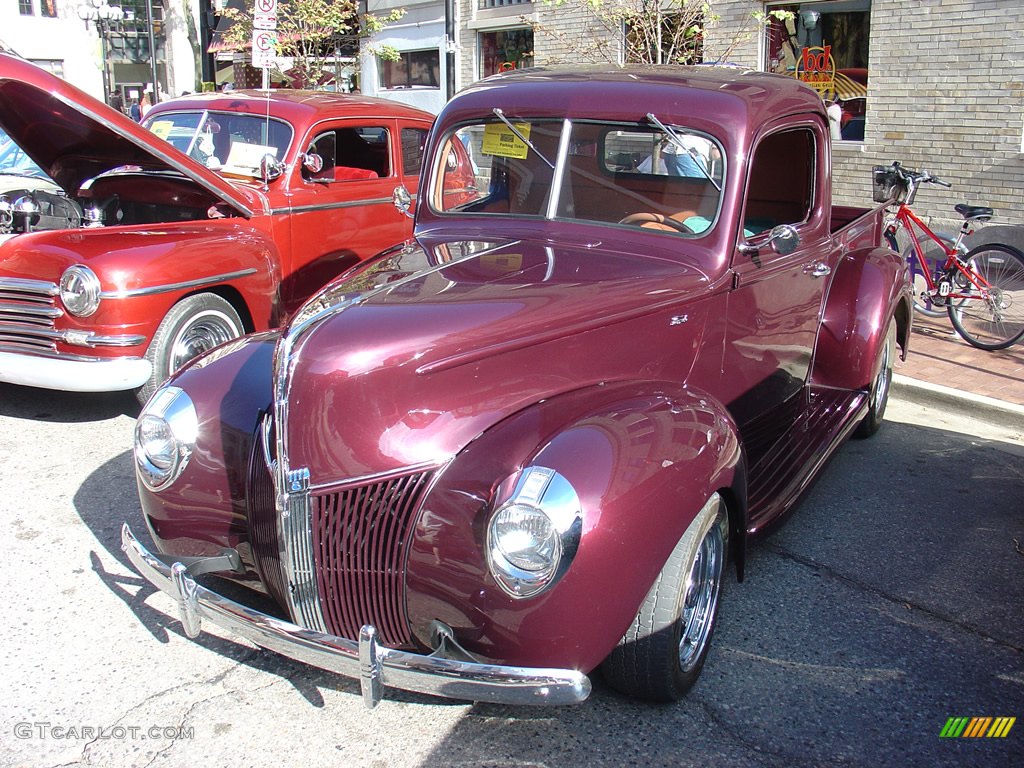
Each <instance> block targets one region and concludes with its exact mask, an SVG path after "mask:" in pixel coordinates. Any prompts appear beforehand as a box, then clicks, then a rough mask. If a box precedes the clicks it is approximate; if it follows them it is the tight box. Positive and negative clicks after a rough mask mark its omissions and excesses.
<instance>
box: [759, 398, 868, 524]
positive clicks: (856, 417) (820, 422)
mask: <svg viewBox="0 0 1024 768" xmlns="http://www.w3.org/2000/svg"><path fill="white" fill-rule="evenodd" d="M867 411H868V397H867V394H866V393H865V392H860V391H851V390H846V389H832V388H825V387H811V388H809V389H808V391H807V395H806V405H805V407H804V409H803V413H801V414H800V416H798V417H797V419H796V421H795V422H794V423H793V426H792V427H791V428H790V430H789V431H788V432H787V433H786V434H785V435H783V436H782V437H781V438H780V439H779V440H778V441H777V442H776V443H775V445H774V446H772V448H771V449H770V450H769V451H768V452H767V453H766V454H765V455H764V456H763V457H762V458H761V459H760V461H758V462H757V464H756V465H754V466H753V467H752V468H751V470H750V481H749V486H748V507H749V510H750V511H749V515H748V518H747V532H748V533H750V534H755V533H759V532H761V531H763V530H764V528H765V527H766V526H768V525H770V524H771V523H773V522H775V521H776V520H777V519H778V518H779V517H780V516H781V515H782V514H784V513H785V512H786V511H787V510H789V509H790V507H792V506H793V504H795V503H796V501H797V499H798V498H799V497H800V495H801V494H802V493H803V492H804V491H806V490H807V488H808V487H809V486H810V484H811V483H812V482H813V481H814V479H815V477H816V476H817V474H818V472H820V471H821V468H822V467H823V466H824V465H825V462H827V461H828V459H829V457H830V456H832V454H833V453H834V452H835V450H836V449H837V448H839V446H840V445H842V444H843V443H844V442H845V440H846V438H847V437H849V435H850V433H851V432H852V431H853V430H854V429H855V428H856V427H857V425H858V424H860V422H861V420H862V419H863V418H864V416H865V415H866V414H867Z"/></svg>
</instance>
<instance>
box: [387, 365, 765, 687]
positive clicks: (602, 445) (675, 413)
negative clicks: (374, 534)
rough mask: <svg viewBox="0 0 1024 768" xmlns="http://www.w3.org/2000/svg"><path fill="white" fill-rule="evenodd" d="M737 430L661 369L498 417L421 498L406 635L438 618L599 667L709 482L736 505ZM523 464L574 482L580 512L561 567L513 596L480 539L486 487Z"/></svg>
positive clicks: (537, 662)
mask: <svg viewBox="0 0 1024 768" xmlns="http://www.w3.org/2000/svg"><path fill="white" fill-rule="evenodd" d="M737 435H738V433H737V430H736V426H735V424H734V423H733V422H732V420H731V418H730V417H729V415H728V413H727V412H726V410H725V408H724V407H723V406H722V405H721V404H719V403H717V402H716V401H715V400H713V399H712V398H711V397H709V396H707V395H702V394H699V393H695V392H692V391H689V390H687V389H685V388H683V387H681V386H678V385H675V384H662V383H649V384H648V383H623V384H616V385H601V386H596V387H590V388H587V389H585V390H582V391H577V392H572V393H568V394H565V395H561V396H559V397H557V398H553V399H551V400H548V401H544V402H541V403H538V404H536V405H534V406H532V407H531V408H528V409H526V410H525V411H522V412H520V413H519V414H517V415H515V416H513V417H511V418H509V419H507V420H505V421H504V422H502V423H500V424H499V425H497V426H495V427H494V428H492V429H491V430H489V431H488V432H486V433H485V434H483V435H482V436H481V437H479V438H478V439H477V440H475V441H474V442H473V443H471V444H470V445H469V446H468V447H467V448H466V449H465V450H464V451H463V452H462V453H460V454H459V456H457V457H456V458H455V459H454V460H453V461H452V462H451V463H450V464H449V466H448V467H447V468H446V469H445V470H444V471H443V473H441V475H440V476H439V478H438V479H437V481H436V483H435V486H434V487H433V489H432V490H431V491H430V493H429V494H428V496H427V498H426V499H425V502H424V507H423V512H422V515H421V516H420V519H419V521H418V524H417V528H416V531H415V534H414V537H413V542H412V545H411V550H410V556H409V565H408V574H407V587H408V605H409V614H410V618H411V620H412V624H413V631H414V633H415V635H416V636H417V638H418V639H419V640H420V641H421V642H423V643H425V644H428V643H429V637H430V627H431V623H432V622H434V621H435V620H436V621H441V622H443V623H445V624H447V625H448V626H450V627H451V628H452V629H453V630H454V632H455V636H456V638H457V639H458V641H459V643H460V644H461V645H462V646H463V647H465V648H466V649H467V650H468V651H470V652H472V653H475V654H478V655H480V656H481V657H484V658H487V659H492V660H496V661H501V662H502V663H508V664H522V665H527V666H559V667H572V668H576V669H581V670H584V671H589V670H590V669H592V668H594V667H595V666H597V664H599V663H600V662H601V661H602V660H603V659H604V657H605V656H607V654H608V653H609V652H610V650H611V649H612V647H613V646H614V645H615V643H616V642H617V641H618V640H619V639H620V638H621V636H622V633H623V632H624V631H625V629H626V627H627V626H628V625H629V623H630V622H631V621H632V620H633V618H634V617H635V615H636V611H637V608H638V606H639V605H640V602H641V601H642V600H643V598H644V596H645V595H646V593H647V591H648V590H649V588H650V585H651V584H652V583H653V582H654V579H655V577H656V576H657V574H658V572H659V571H660V570H661V568H662V566H663V565H664V562H665V560H666V559H667V557H668V555H669V553H670V552H671V551H672V548H673V547H674V546H675V544H676V542H677V541H678V540H679V538H680V537H681V536H682V535H683V533H684V532H685V530H686V528H687V527H688V526H689V524H690V522H691V521H692V520H693V518H694V516H695V515H696V514H697V512H698V511H699V510H700V508H701V507H702V506H703V504H704V503H705V502H706V501H707V499H708V498H709V497H710V495H711V494H712V493H713V492H715V491H716V490H719V489H725V490H726V492H727V493H726V495H727V496H729V497H730V498H732V499H737V500H740V501H741V503H740V504H738V507H739V509H740V510H742V509H743V508H744V507H743V505H742V500H743V499H745V488H743V487H742V484H743V479H744V477H743V474H744V473H743V461H742V455H741V451H740V447H739V440H738V437H737ZM530 465H539V466H544V467H548V468H551V469H554V470H556V471H558V472H559V473H561V474H562V475H563V476H564V477H565V478H566V479H567V480H568V481H569V482H570V483H572V485H573V487H574V488H575V490H576V492H577V494H578V495H579V498H580V501H581V504H582V507H583V510H582V511H583V526H582V534H581V540H580V544H579V549H578V551H577V553H576V556H575V559H574V560H573V561H572V564H571V566H570V567H569V569H568V571H567V572H566V573H565V575H564V577H563V578H562V579H561V580H560V581H558V582H557V583H556V584H555V585H554V586H553V587H551V588H549V589H548V590H547V591H545V592H543V593H541V594H540V595H537V596H536V597H533V598H525V599H516V598H512V597H510V596H509V595H507V594H506V593H505V592H503V591H502V590H501V588H500V587H499V586H498V585H497V584H496V582H495V581H494V579H493V577H492V576H491V575H490V572H489V571H488V568H487V565H486V561H485V553H484V552H485V541H486V536H487V525H488V522H489V519H490V515H491V513H492V512H493V499H494V495H495V491H496V490H497V488H498V486H499V485H500V484H501V482H502V481H503V480H505V479H506V478H507V477H508V476H509V475H510V474H512V473H513V472H515V471H516V470H518V469H520V468H522V467H525V466H530ZM737 527H738V530H739V531H742V530H743V528H744V527H745V525H744V523H743V521H742V520H740V521H739V522H738V526H737Z"/></svg>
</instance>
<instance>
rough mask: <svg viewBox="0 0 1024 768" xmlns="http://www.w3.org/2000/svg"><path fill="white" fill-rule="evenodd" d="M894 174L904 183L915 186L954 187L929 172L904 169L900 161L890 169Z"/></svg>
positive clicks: (894, 163)
mask: <svg viewBox="0 0 1024 768" xmlns="http://www.w3.org/2000/svg"><path fill="white" fill-rule="evenodd" d="M889 170H891V171H892V172H893V173H895V174H896V175H897V176H899V177H900V178H901V179H902V180H903V181H908V182H911V183H913V184H921V183H925V184H938V185H939V186H940V187H946V188H947V189H948V188H949V187H952V186H953V185H952V184H950V183H949V182H947V181H943V180H942V179H940V178H939V177H938V176H932V175H931V174H930V173H928V171H912V170H910V169H909V168H904V167H903V166H902V165H900V164H899V162H898V161H895V162H893V164H892V165H891V166H890V167H889Z"/></svg>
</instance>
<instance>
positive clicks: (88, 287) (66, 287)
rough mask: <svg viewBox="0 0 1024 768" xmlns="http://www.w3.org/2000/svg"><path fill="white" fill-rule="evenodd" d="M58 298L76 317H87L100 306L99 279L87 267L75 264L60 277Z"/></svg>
mask: <svg viewBox="0 0 1024 768" xmlns="http://www.w3.org/2000/svg"><path fill="white" fill-rule="evenodd" d="M60 300H61V301H62V302H63V303H64V306H65V308H66V309H67V310H68V312H70V313H71V314H72V315H75V316H76V317H88V316H89V315H91V314H92V313H93V312H95V311H96V310H97V309H98V308H99V306H100V281H99V278H98V277H96V274H95V273H94V272H93V271H92V270H91V269H89V268H88V267H85V266H82V265H81V264H76V265H75V266H73V267H68V268H67V269H66V270H64V274H63V275H61V278H60Z"/></svg>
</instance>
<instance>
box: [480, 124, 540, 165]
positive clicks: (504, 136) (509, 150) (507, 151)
mask: <svg viewBox="0 0 1024 768" xmlns="http://www.w3.org/2000/svg"><path fill="white" fill-rule="evenodd" d="M516 130H517V131H519V132H520V133H521V134H522V135H523V137H524V138H527V139H528V138H530V126H529V124H528V123H517V124H516ZM527 150H528V147H527V146H526V142H525V141H523V140H522V139H520V138H519V137H518V136H516V135H515V133H513V132H512V131H510V130H509V128H508V126H507V125H505V124H504V123H490V124H489V125H487V126H486V127H485V128H484V145H483V153H484V154H485V155H497V156H498V157H514V158H516V159H517V160H523V159H524V158H525V157H526V152H527Z"/></svg>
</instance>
